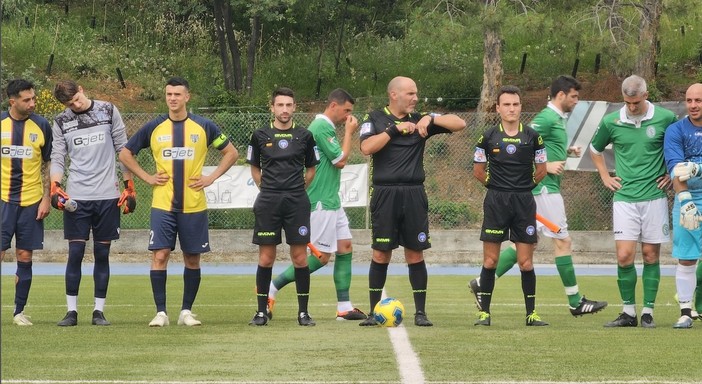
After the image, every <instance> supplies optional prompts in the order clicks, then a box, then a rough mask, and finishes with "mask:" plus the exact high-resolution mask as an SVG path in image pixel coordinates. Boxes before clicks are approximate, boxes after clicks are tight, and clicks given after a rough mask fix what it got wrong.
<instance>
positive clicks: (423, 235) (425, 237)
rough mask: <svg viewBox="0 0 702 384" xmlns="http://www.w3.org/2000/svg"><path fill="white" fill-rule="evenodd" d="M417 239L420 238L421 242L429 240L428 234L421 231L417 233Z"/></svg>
mask: <svg viewBox="0 0 702 384" xmlns="http://www.w3.org/2000/svg"><path fill="white" fill-rule="evenodd" d="M417 240H419V242H420V243H425V242H426V241H427V234H426V233H424V232H419V234H418V235H417Z"/></svg>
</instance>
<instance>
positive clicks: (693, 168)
mask: <svg viewBox="0 0 702 384" xmlns="http://www.w3.org/2000/svg"><path fill="white" fill-rule="evenodd" d="M700 168H701V165H700V164H697V163H693V162H691V161H686V162H684V163H678V164H676V165H675V167H673V175H672V176H673V177H677V178H678V179H679V180H680V181H686V180H689V179H690V178H692V177H697V176H700V174H702V170H701V169H700Z"/></svg>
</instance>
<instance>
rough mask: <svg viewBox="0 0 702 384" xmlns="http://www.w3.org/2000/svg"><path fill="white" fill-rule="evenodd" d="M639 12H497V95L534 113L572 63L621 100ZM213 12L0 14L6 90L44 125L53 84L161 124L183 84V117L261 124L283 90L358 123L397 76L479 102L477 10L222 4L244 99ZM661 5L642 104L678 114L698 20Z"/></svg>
mask: <svg viewBox="0 0 702 384" xmlns="http://www.w3.org/2000/svg"><path fill="white" fill-rule="evenodd" d="M646 1H648V2H651V1H652V0H646ZM643 2H644V0H641V1H629V2H626V3H624V2H620V1H618V0H611V1H607V2H603V1H598V0H587V1H579V2H572V1H567V0H553V1H537V0H522V1H506V0H503V1H497V3H498V11H499V15H498V16H499V18H500V19H499V20H500V21H501V22H500V31H501V34H502V36H503V40H504V41H503V43H504V44H503V52H502V58H503V66H504V78H503V83H512V84H516V85H518V86H520V87H522V88H523V89H524V90H526V91H528V95H529V96H528V97H527V98H526V100H525V101H526V103H525V104H526V107H525V109H526V110H538V109H540V108H541V106H542V105H543V104H544V102H545V100H546V92H545V90H546V88H547V86H548V85H549V83H550V80H551V79H552V78H553V77H555V76H556V75H559V74H564V73H565V74H571V73H572V72H573V69H574V65H575V62H576V60H578V64H579V66H578V71H577V77H578V78H579V79H580V80H582V81H583V82H584V83H585V90H584V92H583V98H587V99H601V100H617V98H618V94H619V91H618V85H619V81H620V80H621V77H622V76H625V75H627V74H629V73H631V68H632V65H631V62H630V58H631V57H632V56H633V52H635V51H636V49H637V48H638V47H637V46H636V44H635V41H636V40H635V38H636V36H637V34H638V24H637V20H638V19H637V18H640V17H641V15H640V12H639V8H637V7H636V6H629V5H631V4H634V5H636V4H638V3H643ZM222 3H223V1H222V0H217V1H196V0H169V1H160V2H148V1H145V0H124V1H118V0H93V1H92V2H81V1H69V0H64V1H44V0H4V1H3V10H2V85H4V84H5V83H6V82H7V80H8V79H11V78H15V77H20V76H21V77H25V78H29V79H32V80H34V81H35V82H36V84H37V86H38V88H39V90H40V91H41V90H46V91H47V92H45V93H44V98H43V99H42V100H41V101H42V103H41V105H40V112H43V113H45V114H52V113H54V112H55V111H54V110H53V109H52V108H60V106H56V105H54V106H52V105H51V102H52V98H51V97H50V94H49V93H48V90H50V89H51V87H52V85H53V83H54V82H55V81H56V80H58V79H63V78H73V79H76V80H78V81H79V82H80V83H81V84H82V85H83V86H84V87H85V88H86V91H87V92H88V93H89V95H90V96H92V97H98V98H103V99H107V100H110V101H113V102H115V103H116V104H117V105H118V106H119V107H120V108H121V109H122V110H123V112H153V111H160V110H163V109H164V106H163V101H162V88H163V83H164V81H165V79H167V78H168V77H170V76H173V75H179V76H183V77H185V78H187V79H188V80H190V82H191V88H192V89H193V93H194V97H193V99H192V101H191V104H190V105H191V107H193V108H205V107H207V108H229V109H233V110H235V111H236V110H246V111H265V110H266V108H265V106H266V105H267V101H268V95H269V94H270V92H271V90H272V89H273V88H274V87H277V86H289V87H291V88H293V89H294V90H295V91H296V92H297V95H298V99H299V110H302V111H318V110H319V109H321V106H322V103H320V102H319V100H320V99H323V98H324V96H325V95H326V93H327V92H328V91H330V90H331V89H333V88H336V87H344V88H346V89H348V90H349V91H350V92H351V93H352V94H354V95H355V96H357V97H358V99H359V103H358V105H357V110H365V109H367V108H368V107H369V106H377V105H379V104H382V103H384V102H385V95H384V93H385V85H386V84H387V82H388V80H389V79H391V78H392V77H394V76H397V75H405V76H411V77H413V78H415V79H416V80H417V82H418V85H419V89H420V96H421V97H422V102H423V103H426V104H427V105H428V107H430V108H434V109H446V110H469V109H471V108H474V107H475V105H476V104H477V102H478V99H479V96H480V87H481V84H482V76H483V64H482V60H483V37H482V36H483V32H482V28H483V24H482V23H483V21H484V20H483V18H482V13H481V12H482V10H483V8H484V4H485V1H478V0H454V1H450V0H443V1H439V0H432V1H426V0H425V1H409V0H389V1H388V0H385V1H379V0H376V1H372V0H359V1H350V0H308V1H303V0H258V1H253V2H252V1H241V0H230V1H229V3H227V4H228V6H229V8H227V9H228V10H229V12H230V13H229V16H231V17H230V18H229V19H228V21H229V25H231V26H232V30H233V32H234V36H235V42H236V43H237V45H238V49H239V53H240V54H241V57H240V58H239V61H238V63H239V64H240V65H241V67H242V72H241V73H242V76H244V77H247V75H246V74H247V71H249V72H250V76H248V77H247V78H248V79H250V80H251V87H250V89H247V88H246V87H245V86H244V88H243V89H241V90H231V89H227V86H226V85H225V81H224V76H223V74H222V68H223V66H222V60H221V57H222V56H221V55H220V45H219V44H218V35H217V33H216V28H215V25H216V23H215V14H216V11H217V9H216V8H214V7H215V6H217V5H218V4H219V5H221V4H222ZM604 3H607V4H610V6H611V7H614V6H617V8H616V9H614V8H612V9H607V8H606V7H604V5H605V4H604ZM662 4H663V7H664V8H663V14H662V17H661V20H660V30H659V40H660V50H659V56H658V67H657V68H658V71H657V75H656V78H655V79H649V82H650V90H651V98H652V99H654V100H663V99H666V100H679V99H680V98H681V97H682V96H681V90H682V91H684V89H685V88H686V87H687V85H689V84H690V83H692V82H695V81H699V79H700V77H701V76H702V71H700V59H701V56H702V54H701V52H700V50H701V48H702V27H699V26H700V25H701V24H700V16H701V14H702V10H700V8H699V7H693V6H691V5H690V3H687V2H683V1H681V0H666V1H662ZM613 15H615V16H616V17H613ZM252 36H253V37H254V38H255V39H252ZM247 51H248V52H250V53H247ZM227 55H228V54H227ZM228 56H229V59H228V60H230V61H231V60H232V58H231V55H228ZM598 57H599V67H597V66H596V64H595V63H596V61H597V58H598ZM251 58H255V61H252V60H251ZM525 58H526V60H525ZM249 69H250V70H249ZM118 70H119V72H120V73H121V76H122V79H123V81H124V83H123V84H124V87H123V85H122V82H121V81H120V78H119V77H118V73H117V72H118ZM241 80H243V81H244V83H245V82H246V78H244V79H241ZM422 107H424V106H422Z"/></svg>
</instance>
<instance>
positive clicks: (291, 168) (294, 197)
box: [246, 88, 319, 326]
mask: <svg viewBox="0 0 702 384" xmlns="http://www.w3.org/2000/svg"><path fill="white" fill-rule="evenodd" d="M271 112H272V113H273V121H271V122H270V123H269V124H266V126H264V127H262V128H259V129H257V130H255V131H254V132H253V134H251V141H250V143H249V149H248V152H247V154H246V162H247V163H249V164H251V177H252V178H253V180H254V182H255V183H256V185H257V186H258V188H259V189H260V190H261V192H260V193H259V194H258V196H257V197H256V201H255V202H254V208H253V210H254V216H255V217H256V222H255V224H254V234H253V240H252V242H253V243H254V244H257V245H258V268H257V270H256V299H257V300H256V301H257V311H256V313H255V314H254V317H253V319H251V322H250V323H249V324H250V325H254V326H263V325H266V324H267V323H268V319H269V317H268V315H272V313H269V314H266V310H267V307H268V290H269V289H270V285H271V276H272V272H273V263H275V255H276V248H277V246H278V244H280V243H281V242H282V230H283V229H285V240H286V242H287V243H288V244H289V245H290V258H291V259H292V263H293V268H295V271H294V276H295V285H296V288H297V305H298V313H297V322H298V324H299V325H301V326H314V325H315V322H314V320H312V317H311V316H310V314H309V312H308V308H307V305H308V303H309V295H310V269H309V266H308V265H307V243H309V242H310V199H309V197H308V196H307V192H305V189H306V188H307V187H308V186H309V185H310V183H311V182H312V179H314V175H315V166H316V165H317V164H318V163H319V156H318V155H317V148H316V144H315V141H314V137H313V136H312V133H310V131H308V130H306V129H305V128H304V127H301V126H297V125H296V124H295V123H294V122H293V119H292V116H293V113H294V112H295V96H294V93H293V91H292V89H289V88H278V89H276V90H275V91H273V95H272V96H271Z"/></svg>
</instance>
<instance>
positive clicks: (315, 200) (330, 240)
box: [268, 88, 366, 320]
mask: <svg viewBox="0 0 702 384" xmlns="http://www.w3.org/2000/svg"><path fill="white" fill-rule="evenodd" d="M354 103H355V101H354V99H353V97H352V96H351V95H350V94H349V93H348V92H346V91H345V90H343V89H341V88H337V89H335V90H333V91H332V92H331V93H329V96H328V97H327V107H326V109H325V110H324V113H322V114H319V115H317V116H316V118H315V120H314V121H313V122H312V124H310V126H309V128H308V130H309V131H310V132H312V135H313V137H314V141H315V143H316V144H317V148H318V149H319V157H320V161H319V164H318V165H317V168H316V171H315V176H314V179H313V180H312V183H311V184H310V186H309V187H308V188H307V196H308V197H309V198H310V204H311V209H312V213H311V216H310V226H311V227H310V241H311V243H312V244H313V245H314V246H315V247H317V249H318V250H319V251H320V252H321V254H322V255H321V256H320V257H319V258H317V257H316V256H314V255H310V256H307V265H308V266H309V269H310V273H313V272H314V271H316V270H318V269H320V268H322V267H323V266H325V265H326V264H327V263H328V262H329V258H330V257H331V254H332V253H335V257H334V286H335V287H336V298H337V304H336V319H337V320H364V319H365V318H366V315H365V314H364V313H363V311H361V310H360V309H358V308H354V307H353V305H352V304H351V299H350V296H349V288H350V287H351V255H352V250H353V248H352V243H351V230H350V229H349V220H348V218H347V217H346V212H344V208H342V207H341V199H340V198H339V187H340V185H341V169H342V168H344V166H345V165H346V161H347V160H348V158H349V154H350V153H351V141H352V136H353V133H354V132H355V131H356V129H358V120H356V118H355V117H354V116H353V115H351V112H352V111H353V105H354ZM344 122H345V126H344V142H343V144H342V145H340V144H339V141H338V140H337V138H336V130H335V126H336V125H337V124H341V123H344ZM294 280H295V268H294V267H293V266H290V267H288V268H287V269H286V270H285V271H284V272H283V273H281V274H280V275H278V277H276V278H275V279H274V280H273V281H272V282H271V285H270V289H269V291H268V309H269V312H270V313H269V318H270V317H272V311H273V305H274V304H275V297H276V294H277V293H278V291H279V290H280V289H282V288H283V287H284V286H286V285H287V284H288V283H290V282H292V281H294Z"/></svg>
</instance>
